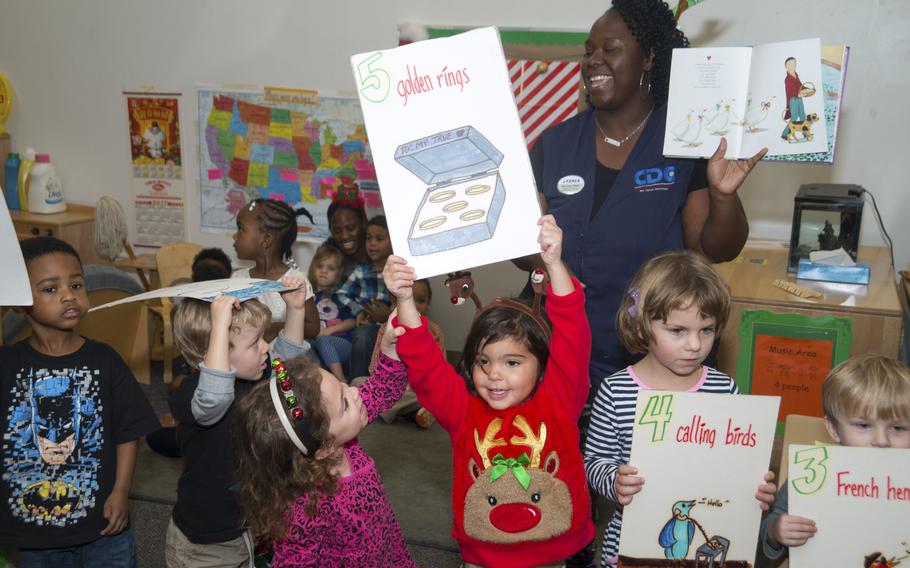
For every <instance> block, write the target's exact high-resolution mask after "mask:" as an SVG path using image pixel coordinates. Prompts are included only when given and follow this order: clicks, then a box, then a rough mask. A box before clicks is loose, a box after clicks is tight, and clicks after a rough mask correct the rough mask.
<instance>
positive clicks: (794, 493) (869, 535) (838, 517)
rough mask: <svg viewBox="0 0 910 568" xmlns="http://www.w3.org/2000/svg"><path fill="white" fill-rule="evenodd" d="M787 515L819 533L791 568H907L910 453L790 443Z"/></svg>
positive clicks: (793, 550) (794, 550)
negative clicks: (807, 522) (804, 521)
mask: <svg viewBox="0 0 910 568" xmlns="http://www.w3.org/2000/svg"><path fill="white" fill-rule="evenodd" d="M788 458H789V462H788V464H789V476H790V478H789V480H788V481H787V491H788V497H789V513H790V514H791V515H795V516H798V517H804V518H807V519H812V520H813V521H815V526H816V528H817V532H816V533H815V535H814V536H813V537H812V538H810V539H809V540H808V541H807V542H806V544H804V545H802V546H793V547H790V565H791V566H867V567H869V568H892V567H894V566H904V565H905V564H910V531H908V530H907V522H906V521H907V519H910V450H905V449H895V448H858V447H845V446H833V445H832V446H818V445H816V446H801V445H796V444H794V445H791V446H790V448H789V452H788Z"/></svg>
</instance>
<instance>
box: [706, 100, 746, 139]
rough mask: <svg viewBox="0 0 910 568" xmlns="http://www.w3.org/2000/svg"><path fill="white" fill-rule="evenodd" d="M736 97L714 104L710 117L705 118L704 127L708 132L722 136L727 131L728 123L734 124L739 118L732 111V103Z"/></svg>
mask: <svg viewBox="0 0 910 568" xmlns="http://www.w3.org/2000/svg"><path fill="white" fill-rule="evenodd" d="M735 102H736V99H730V100H729V101H727V100H721V101H720V102H718V103H716V104H715V105H714V113H713V114H712V115H711V117H710V118H707V119H705V128H707V129H708V133H709V134H714V135H715V136H723V135H724V134H726V133H727V132H728V131H729V125H730V124H731V123H732V124H736V123H737V122H739V120H738V119H737V118H736V113H734V112H733V103H735Z"/></svg>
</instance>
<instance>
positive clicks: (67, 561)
mask: <svg viewBox="0 0 910 568" xmlns="http://www.w3.org/2000/svg"><path fill="white" fill-rule="evenodd" d="M19 567H20V568H95V567H97V568H108V567H110V568H136V543H135V542H133V532H132V531H131V530H130V528H129V527H127V528H125V529H123V532H121V533H120V534H116V535H113V536H103V537H101V538H99V539H98V540H93V541H92V542H87V543H85V544H80V545H78V546H69V547H67V548H45V549H38V548H31V549H28V548H22V549H19Z"/></svg>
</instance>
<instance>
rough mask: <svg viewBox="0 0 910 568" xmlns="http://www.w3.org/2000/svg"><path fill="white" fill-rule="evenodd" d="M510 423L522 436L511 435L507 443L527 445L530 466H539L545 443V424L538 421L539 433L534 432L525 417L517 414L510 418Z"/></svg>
mask: <svg viewBox="0 0 910 568" xmlns="http://www.w3.org/2000/svg"><path fill="white" fill-rule="evenodd" d="M512 424H513V425H514V426H515V427H516V428H518V430H519V431H521V433H522V434H524V437H521V438H520V437H518V436H512V439H511V440H509V443H511V444H514V445H516V446H528V447H529V448H531V467H538V468H539V467H540V456H541V455H542V454H543V446H544V444H546V443H547V425H546V424H544V423H543V422H541V423H540V433H539V435H535V434H534V430H532V429H531V425H530V424H528V421H527V420H525V417H524V416H522V415H521V414H519V415H518V416H516V417H515V418H514V419H512Z"/></svg>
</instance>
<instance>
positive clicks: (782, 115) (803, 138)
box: [664, 38, 849, 164]
mask: <svg viewBox="0 0 910 568" xmlns="http://www.w3.org/2000/svg"><path fill="white" fill-rule="evenodd" d="M848 54H849V48H847V47H845V46H822V45H821V42H820V40H818V39H817V38H816V39H806V40H798V41H787V42H780V43H770V44H765V45H759V46H755V47H705V48H689V49H674V50H673V62H672V67H671V72H670V94H669V98H668V102H667V125H666V133H665V137H664V155H666V156H673V157H693V158H698V157H701V158H707V157H710V156H711V155H712V154H713V153H714V151H715V150H716V149H717V145H718V143H719V142H720V138H721V137H724V138H726V139H727V151H726V154H725V157H726V158H728V159H736V158H749V157H751V156H753V155H754V154H755V153H756V152H758V151H759V150H761V149H762V148H768V154H767V155H766V156H765V159H767V160H778V161H798V162H818V163H829V164H830V163H833V161H834V146H835V142H836V133H837V124H838V116H839V114H840V108H841V98H842V96H843V85H844V77H845V75H846V67H847V58H848Z"/></svg>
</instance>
